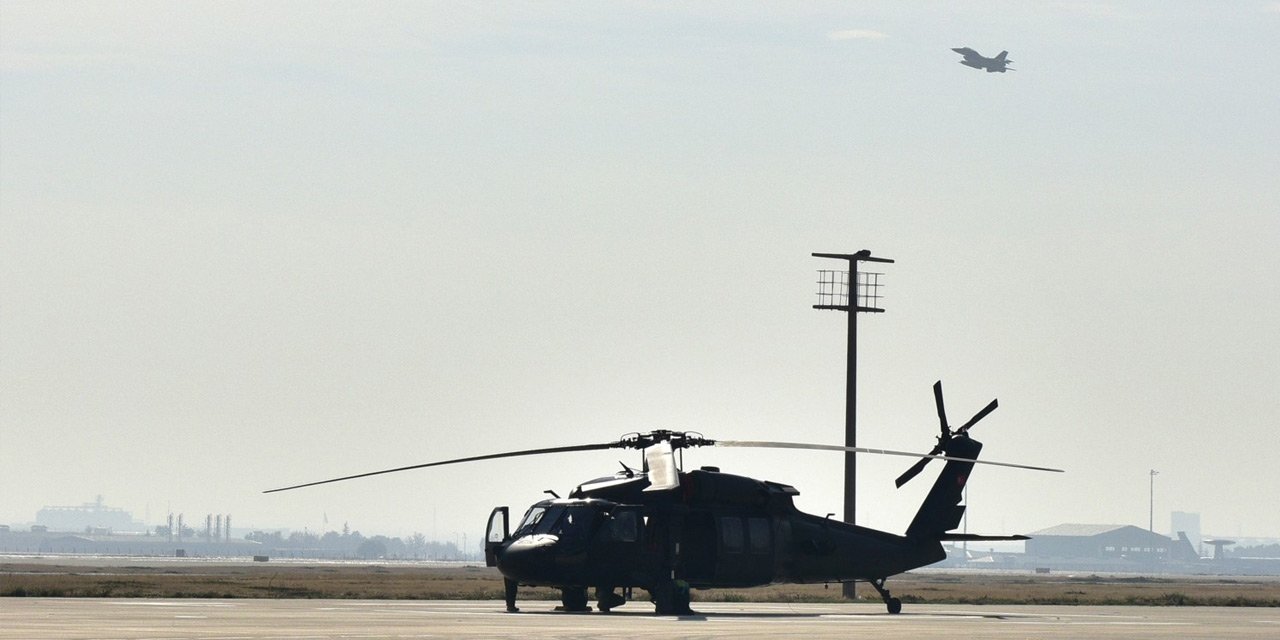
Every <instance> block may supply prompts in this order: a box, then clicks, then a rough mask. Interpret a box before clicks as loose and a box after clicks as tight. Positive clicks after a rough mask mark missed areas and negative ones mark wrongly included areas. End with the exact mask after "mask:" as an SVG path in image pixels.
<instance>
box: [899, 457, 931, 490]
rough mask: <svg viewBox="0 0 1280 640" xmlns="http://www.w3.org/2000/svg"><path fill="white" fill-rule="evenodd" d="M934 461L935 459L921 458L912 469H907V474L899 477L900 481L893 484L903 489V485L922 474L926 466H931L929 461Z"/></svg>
mask: <svg viewBox="0 0 1280 640" xmlns="http://www.w3.org/2000/svg"><path fill="white" fill-rule="evenodd" d="M932 459H933V458H920V459H919V460H917V461H916V463H915V464H913V465H911V468H909V469H907V471H906V472H905V473H903V474H902V475H900V476H898V479H897V480H894V481H893V484H894V485H896V486H897V487H898V488H902V485H904V484H906V483H907V482H909V481H910V480H911V479H912V478H914V477H916V476H918V475H920V472H921V471H924V466H925V465H926V464H929V461H930V460H932Z"/></svg>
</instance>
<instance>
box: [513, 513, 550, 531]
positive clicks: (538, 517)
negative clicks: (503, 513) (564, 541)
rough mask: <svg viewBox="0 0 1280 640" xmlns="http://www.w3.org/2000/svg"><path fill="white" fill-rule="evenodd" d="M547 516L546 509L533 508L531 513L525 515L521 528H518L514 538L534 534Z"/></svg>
mask: <svg viewBox="0 0 1280 640" xmlns="http://www.w3.org/2000/svg"><path fill="white" fill-rule="evenodd" d="M546 515H547V508H546V507H531V508H530V509H529V512H528V513H526V514H524V519H523V520H521V521H520V526H518V527H516V531H515V533H514V534H512V535H513V536H514V537H516V538H519V537H520V536H526V535H529V534H530V533H533V531H534V529H535V528H537V526H538V524H539V523H540V522H542V519H543V518H544V517H545V516H546Z"/></svg>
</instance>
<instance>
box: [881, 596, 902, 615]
mask: <svg viewBox="0 0 1280 640" xmlns="http://www.w3.org/2000/svg"><path fill="white" fill-rule="evenodd" d="M885 605H886V606H888V607H889V613H893V614H898V613H902V601H901V600H899V599H897V598H889V600H888V601H886V602H885Z"/></svg>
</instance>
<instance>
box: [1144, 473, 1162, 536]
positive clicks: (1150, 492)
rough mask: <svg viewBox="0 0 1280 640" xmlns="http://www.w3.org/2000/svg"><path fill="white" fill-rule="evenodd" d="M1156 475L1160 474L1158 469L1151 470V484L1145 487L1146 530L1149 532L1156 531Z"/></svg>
mask: <svg viewBox="0 0 1280 640" xmlns="http://www.w3.org/2000/svg"><path fill="white" fill-rule="evenodd" d="M1158 475H1160V472H1159V471H1156V470H1155V469H1152V470H1151V474H1150V480H1151V486H1149V487H1147V531H1150V532H1151V533H1155V532H1156V527H1155V523H1156V520H1155V517H1156V476H1158Z"/></svg>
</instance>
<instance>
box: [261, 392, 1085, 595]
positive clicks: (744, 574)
mask: <svg viewBox="0 0 1280 640" xmlns="http://www.w3.org/2000/svg"><path fill="white" fill-rule="evenodd" d="M933 392H934V398H935V401H936V403H937V408H938V419H939V422H940V424H941V435H939V436H938V442H937V444H936V445H935V446H934V448H933V450H932V451H930V452H929V453H928V454H925V455H924V456H921V455H920V454H917V453H910V452H906V451H890V450H885V449H868V448H863V447H842V446H835V445H822V444H806V443H797V442H763V441H742V440H712V439H709V438H706V437H703V436H702V435H701V434H698V433H694V432H681V431H666V430H657V431H651V432H649V433H633V434H629V435H626V436H624V437H622V438H621V439H619V440H616V441H613V442H603V443H596V444H581V445H571V446H565V447H551V448H544V449H529V450H524V451H511V452H506V453H495V454H489V455H481V456H473V457H468V458H458V459H454V460H444V461H439V462H429V463H426V464H418V465H412V466H407V467H399V468H395V469H385V470H382V471H373V472H369V473H361V474H357V475H352V476H344V477H341V478H332V479H329V480H321V481H318V482H309V483H306V484H300V485H294V486H291V487H282V488H279V489H271V490H269V491H266V492H264V493H272V492H276V491H287V490H290V489H298V488H302V487H309V486H314V485H319V484H326V483H329V482H338V481H342V480H350V479H353V478H363V477H368V476H373V475H379V474H383V473H393V472H396V471H407V470H410V469H421V468H425V467H434V466H441V465H447V464H457V463H461V462H476V461H480V460H493V459H497V458H510V457H516V456H531V455H541V454H549V453H566V452H572V451H593V450H601V449H615V448H626V449H641V450H643V451H644V466H643V468H642V469H641V470H634V469H631V468H629V467H627V466H626V465H623V469H622V470H621V471H619V472H617V473H615V474H614V475H612V476H606V477H603V478H597V479H594V480H590V481H588V482H584V483H583V484H581V485H579V486H578V487H577V488H575V489H574V490H573V491H572V492H571V493H570V494H569V495H568V497H566V498H560V497H555V498H553V499H548V500H543V501H541V502H538V503H537V504H534V505H533V506H531V507H529V509H528V510H527V511H526V512H525V514H524V517H523V518H521V520H520V522H519V523H517V524H516V526H515V528H514V529H512V528H511V523H510V513H509V510H508V508H507V507H497V508H495V509H494V510H493V511H492V513H491V514H490V516H489V523H488V528H487V530H486V533H485V561H486V564H487V565H488V566H491V567H497V568H498V570H499V571H500V572H501V573H502V575H503V577H504V582H505V586H506V605H507V610H508V611H512V612H515V611H518V609H517V608H516V592H517V589H518V586H519V585H526V586H547V587H555V588H558V589H560V591H561V604H562V607H560V608H561V609H562V610H564V611H590V610H591V607H590V606H589V605H588V593H587V591H588V588H594V590H595V598H596V606H597V608H598V609H599V610H600V611H604V612H607V611H609V610H611V609H613V608H615V607H618V606H621V605H623V604H625V603H626V602H627V601H629V600H631V599H632V596H633V591H634V589H635V588H636V587H639V588H641V589H644V590H645V591H647V592H648V594H649V599H650V600H651V601H652V602H653V603H654V605H655V607H656V610H657V612H658V613H659V614H668V615H686V614H690V613H692V611H691V610H690V608H689V590H690V589H691V588H692V589H711V588H739V587H753V586H760V585H766V584H775V583H819V582H849V581H855V580H862V581H866V582H869V583H870V584H871V585H872V586H873V587H875V589H876V591H877V592H878V593H879V594H880V597H881V598H882V599H883V600H884V603H885V606H886V607H887V608H888V610H889V613H895V614H896V613H899V612H900V611H901V610H902V601H901V600H899V599H898V598H895V597H892V596H891V595H890V594H889V590H888V589H886V588H885V586H884V584H885V580H886V579H888V578H889V577H890V576H893V575H896V574H899V573H903V572H905V571H909V570H911V569H914V568H917V567H923V566H926V565H929V564H933V563H935V562H938V561H940V560H943V559H944V558H946V552H945V551H944V550H943V547H942V543H943V542H944V541H955V540H1026V539H1027V537H1026V536H1020V535H1014V536H981V535H969V534H960V533H950V532H951V531H952V530H953V529H955V528H956V527H957V526H959V524H960V519H961V517H962V516H963V514H964V510H965V507H964V506H962V505H960V499H961V492H962V491H963V489H964V485H965V482H966V481H967V480H968V478H969V473H970V471H971V470H972V469H973V465H974V464H975V463H980V464H993V465H1000V466H1008V467H1018V468H1023V469H1036V470H1041V471H1060V470H1059V469H1046V468H1044V467H1032V466H1028V465H1019V464H1009V463H1002V462H989V461H979V460H977V457H978V453H979V452H980V451H981V450H982V443H980V442H978V441H977V440H974V439H972V438H970V437H969V428H970V427H972V426H973V425H974V424H975V423H977V422H978V421H979V420H981V419H982V418H983V417H985V416H986V415H987V414H989V413H991V412H992V411H993V410H995V408H996V406H997V403H996V401H995V400H992V401H991V403H990V404H988V405H987V406H986V407H985V408H983V409H982V410H981V411H979V412H978V413H977V414H975V415H974V416H973V417H972V418H970V419H969V421H968V422H966V423H964V424H963V425H962V426H960V427H959V428H957V429H952V428H951V427H950V426H949V425H948V424H947V417H946V411H945V409H944V408H943V401H942V383H941V382H938V383H936V384H935V385H934V387H933ZM705 446H721V447H762V448H784V449H817V450H826V451H855V452H859V453H875V454H884V455H897V456H910V457H919V458H920V460H919V461H917V462H916V463H915V464H914V465H912V466H911V468H909V469H908V470H907V471H906V472H905V473H903V474H902V475H901V476H899V477H898V479H897V485H898V486H899V487H901V486H902V485H903V484H904V483H906V482H907V481H908V480H910V479H911V478H913V477H915V476H916V475H917V474H918V473H920V471H921V470H923V469H924V466H925V465H926V464H927V463H928V462H929V461H930V460H932V459H934V458H939V459H942V460H946V461H947V462H946V465H945V466H944V467H943V469H942V472H941V474H939V476H938V478H937V480H935V481H934V484H933V488H932V489H931V490H930V491H929V493H928V495H927V496H925V499H924V502H923V504H921V505H920V509H919V511H918V512H917V513H916V516H915V519H914V520H912V521H911V524H910V526H908V527H907V531H906V533H905V534H904V535H896V534H892V533H888V532H885V531H878V530H876V529H870V528H867V527H860V526H856V525H852V524H847V523H844V522H840V521H837V520H832V519H830V518H829V517H828V518H823V517H819V516H816V515H811V514H808V513H804V512H801V511H800V510H798V509H797V508H796V507H795V505H794V503H793V500H792V499H793V498H794V497H795V496H797V495H799V493H800V492H799V491H797V490H796V489H795V488H794V487H791V486H788V485H785V484H779V483H776V482H769V481H766V480H756V479H754V478H747V477H744V476H738V475H732V474H728V473H722V472H720V470H719V469H718V468H716V467H702V468H701V469H697V470H693V471H687V472H686V471H681V470H680V468H679V466H678V464H677V461H676V455H677V454H676V452H679V451H681V450H683V449H686V448H690V447H705ZM681 457H683V456H682V454H681ZM552 495H554V494H552Z"/></svg>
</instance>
